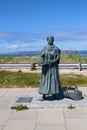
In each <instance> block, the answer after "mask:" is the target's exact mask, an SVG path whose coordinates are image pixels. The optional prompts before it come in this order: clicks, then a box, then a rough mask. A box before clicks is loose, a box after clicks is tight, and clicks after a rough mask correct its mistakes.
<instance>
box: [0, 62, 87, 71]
mask: <svg viewBox="0 0 87 130" xmlns="http://www.w3.org/2000/svg"><path fill="white" fill-rule="evenodd" d="M35 66H36V69H41V67H40V66H38V64H35ZM30 68H31V64H30V63H29V64H25V63H23V64H0V69H30ZM59 69H79V70H80V71H81V70H82V69H87V63H65V64H59Z"/></svg>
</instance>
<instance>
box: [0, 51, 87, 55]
mask: <svg viewBox="0 0 87 130" xmlns="http://www.w3.org/2000/svg"><path fill="white" fill-rule="evenodd" d="M40 53H41V51H23V52H12V53H0V56H39V55H40ZM61 53H62V54H70V53H72V54H79V55H82V56H87V50H85V51H84V50H80V51H77V50H62V52H61Z"/></svg>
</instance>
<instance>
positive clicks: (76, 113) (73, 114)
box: [64, 108, 87, 119]
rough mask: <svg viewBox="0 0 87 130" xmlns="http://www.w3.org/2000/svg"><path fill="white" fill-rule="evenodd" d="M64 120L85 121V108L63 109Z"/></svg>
mask: <svg viewBox="0 0 87 130" xmlns="http://www.w3.org/2000/svg"><path fill="white" fill-rule="evenodd" d="M64 115H65V118H66V119H87V108H83V109H82V108H75V109H72V110H70V109H64Z"/></svg>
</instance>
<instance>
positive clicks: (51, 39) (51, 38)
mask: <svg viewBox="0 0 87 130" xmlns="http://www.w3.org/2000/svg"><path fill="white" fill-rule="evenodd" d="M47 41H48V44H50V45H52V44H53V41H54V39H53V37H48V38H47Z"/></svg>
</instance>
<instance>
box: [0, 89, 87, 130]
mask: <svg viewBox="0 0 87 130" xmlns="http://www.w3.org/2000/svg"><path fill="white" fill-rule="evenodd" d="M79 90H81V91H82V92H83V95H85V98H84V99H82V100H81V101H72V100H70V99H63V100H60V101H57V100H55V101H43V102H41V104H43V106H41V107H40V105H41V104H40V101H37V100H36V99H38V98H40V97H41V95H39V94H38V90H37V88H24V89H22V88H19V89H17V88H12V89H11V88H10V89H9V88H6V89H2V88H1V89H0V130H57V129H59V130H87V102H86V94H87V88H86V87H83V88H81V87H80V88H79ZM19 97H33V100H32V102H33V103H36V102H38V103H37V104H40V105H39V106H38V105H37V104H34V106H33V107H30V109H28V110H23V111H16V110H12V109H10V107H11V106H12V105H14V104H15V103H16V101H17V99H18V98H19ZM32 102H31V103H32ZM67 102H68V103H67ZM72 102H74V104H72ZM31 103H30V104H31ZM64 103H65V104H68V105H70V104H72V105H75V103H76V105H75V109H72V110H71V109H69V108H68V107H67V106H68V105H60V106H57V105H58V104H64ZM47 104H50V105H49V106H48V105H47ZM55 104H57V105H56V106H55ZM77 104H78V105H77ZM79 104H83V105H79ZM27 105H28V103H27ZM35 106H36V107H35Z"/></svg>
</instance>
